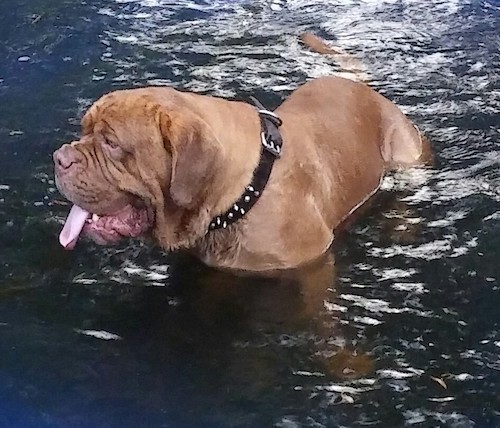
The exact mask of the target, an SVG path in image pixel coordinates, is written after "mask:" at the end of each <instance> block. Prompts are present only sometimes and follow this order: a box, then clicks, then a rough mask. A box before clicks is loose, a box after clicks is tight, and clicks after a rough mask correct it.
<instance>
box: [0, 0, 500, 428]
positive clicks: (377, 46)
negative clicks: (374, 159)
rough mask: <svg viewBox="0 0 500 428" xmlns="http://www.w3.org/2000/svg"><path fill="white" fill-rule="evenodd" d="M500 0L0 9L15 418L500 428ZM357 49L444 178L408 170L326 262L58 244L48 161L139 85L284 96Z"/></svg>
mask: <svg viewBox="0 0 500 428" xmlns="http://www.w3.org/2000/svg"><path fill="white" fill-rule="evenodd" d="M499 28H500V3H499V2H497V1H465V0H464V1H458V0H447V1H438V2H432V3H431V2H424V1H417V0H414V1H412V0H400V1H382V0H370V1H368V0H366V1H354V0H353V1H349V0H344V1H306V0H289V1H284V0H281V1H277V0H275V1H220V0H219V1H175V2H174V1H166V0H115V1H104V0H96V1H92V2H74V1H70V0H39V1H37V2H33V1H28V0H24V1H23V0H19V1H15V2H14V1H13V0H10V1H4V2H2V3H1V4H0V49H1V54H2V61H1V62H0V96H1V107H0V112H1V113H0V171H1V172H0V236H1V251H0V426H5V427H45V426H47V427H59V426H60V427H105V426H106V427H108V426H109V427H136V426H155V427H156V426H157V427H160V426H165V427H247V426H248V427H266V426H276V427H286V428H289V427H302V426H305V427H336V426H345V427H351V426H382V427H389V426H422V427H427V426H449V427H471V426H478V427H493V426H499V425H500V387H499V386H498V384H499V382H500V357H499V355H500V326H499V323H500V316H499V315H498V314H499V311H498V305H499V303H500V296H499V294H500V293H499V284H498V282H499V274H500V267H499V255H500V250H499V248H500V238H499V237H500V222H499V219H500V173H499V171H500V168H499V164H500V145H499V137H500V126H499V119H498V118H499V115H498V112H499V110H500V54H499V50H500V30H499ZM305 30H309V31H313V32H315V33H317V34H320V35H321V36H322V37H324V38H325V39H327V40H330V41H334V42H335V43H336V44H337V45H339V46H341V47H343V48H344V49H346V50H348V51H350V52H352V53H353V54H355V55H356V56H357V57H358V58H360V59H362V61H363V62H364V63H365V64H366V68H367V72H368V74H369V75H370V78H371V81H372V83H371V84H372V85H373V86H374V87H375V88H377V90H379V91H380V92H382V93H384V94H385V95H386V96H388V97H389V98H391V99H393V100H394V101H396V102H397V103H398V105H400V106H401V107H402V109H403V110H404V111H405V112H406V113H407V114H409V115H410V117H412V119H413V120H414V121H416V122H417V123H418V124H419V126H420V127H421V129H422V130H423V131H424V132H425V133H426V134H427V135H428V136H429V137H430V139H431V140H432V143H433V147H434V149H435V152H436V166H435V168H434V169H413V170H410V171H406V172H400V173H395V174H393V175H391V176H390V177H387V179H386V180H385V181H384V185H383V190H382V191H381V192H380V195H379V196H378V197H377V199H376V202H375V207H374V208H373V209H372V210H371V211H370V212H369V213H368V215H367V216H365V217H364V218H363V219H362V221H360V222H357V223H356V224H355V226H353V227H352V228H351V229H350V230H349V231H347V232H344V233H342V234H340V236H339V237H338V239H337V241H336V242H335V245H334V248H333V249H332V252H331V254H330V255H329V256H327V257H325V259H324V260H321V261H319V262H318V263H317V264H316V265H314V266H311V267H310V268H308V269H306V270H301V271H298V272H293V273H290V274H288V275H282V276H280V277H274V278H266V279H263V278H252V277H234V276H231V275H229V274H227V273H221V272H215V271H213V270H209V269H207V268H205V267H203V266H201V265H200V264H199V263H197V262H196V261H194V260H191V259H189V258H187V257H186V256H183V255H175V256H174V255H166V254H163V253H162V252H161V251H160V250H158V249H155V248H152V247H149V246H148V245H145V244H141V243H138V242H130V243H128V244H127V245H123V246H121V247H119V248H101V247H96V246H93V245H92V244H90V243H88V244H85V245H80V246H79V248H78V249H77V250H75V251H74V252H71V253H65V252H64V251H63V250H61V249H60V248H59V246H58V243H57V239H56V237H57V233H58V231H59V228H60V222H61V221H62V219H63V217H64V215H65V214H66V212H67V210H68V207H67V206H65V205H64V201H63V200H62V198H61V197H60V196H59V195H58V194H57V191H56V189H55V186H54V182H53V180H52V166H51V153H52V151H53V150H54V149H55V148H56V147H58V146H59V145H60V144H61V143H62V142H65V141H67V140H69V139H71V138H72V137H73V136H75V135H77V134H78V123H79V118H80V117H81V114H82V111H83V110H84V109H85V108H86V107H87V106H88V105H89V104H90V103H91V102H92V101H93V100H94V99H95V98H97V97H98V96H99V95H100V94H102V93H104V92H107V91H109V90H112V89H116V88H121V87H131V86H142V85H146V84H156V85H172V86H175V87H178V88H185V89H189V90H192V91H197V92H204V93H210V94H215V95H222V96H228V97H238V98H244V97H247V96H248V95H256V96H258V97H259V98H260V99H261V100H263V101H264V102H265V103H267V104H268V105H270V106H276V105H277V104H278V103H279V102H280V101H281V100H282V99H283V98H284V97H286V96H287V94H288V93H290V91H291V90H293V89H294V88H295V87H297V86H298V85H300V84H301V83H303V82H304V81H306V80H307V79H309V78H312V77H317V76H322V75H329V74H333V73H336V72H339V70H338V69H337V68H336V65H335V64H334V63H333V62H332V61H331V60H330V59H329V58H328V57H324V56H320V55H318V54H315V53H312V52H310V51H308V50H307V49H305V48H304V47H303V46H301V44H300V42H299V41H298V35H299V34H300V33H301V32H302V31H305Z"/></svg>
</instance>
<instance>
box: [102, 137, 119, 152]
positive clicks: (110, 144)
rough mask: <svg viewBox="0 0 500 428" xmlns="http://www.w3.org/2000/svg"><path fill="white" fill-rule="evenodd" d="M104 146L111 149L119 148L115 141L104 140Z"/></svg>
mask: <svg viewBox="0 0 500 428" xmlns="http://www.w3.org/2000/svg"><path fill="white" fill-rule="evenodd" d="M104 145H105V146H107V147H109V148H110V149H116V148H117V147H118V144H116V143H115V142H114V141H111V140H108V139H107V138H105V139H104Z"/></svg>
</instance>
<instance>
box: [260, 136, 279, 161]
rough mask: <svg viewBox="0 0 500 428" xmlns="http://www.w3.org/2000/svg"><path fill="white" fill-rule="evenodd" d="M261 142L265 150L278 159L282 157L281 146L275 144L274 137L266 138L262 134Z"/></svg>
mask: <svg viewBox="0 0 500 428" xmlns="http://www.w3.org/2000/svg"><path fill="white" fill-rule="evenodd" d="M260 141H261V143H262V147H264V150H266V151H268V152H269V153H271V154H272V155H273V156H275V157H277V158H279V157H281V144H277V143H276V142H274V141H273V139H272V136H270V135H268V136H266V134H265V133H264V132H261V133H260Z"/></svg>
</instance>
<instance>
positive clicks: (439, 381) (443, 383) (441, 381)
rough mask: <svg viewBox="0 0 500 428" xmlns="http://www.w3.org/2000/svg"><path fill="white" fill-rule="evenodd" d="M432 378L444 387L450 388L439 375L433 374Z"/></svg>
mask: <svg viewBox="0 0 500 428" xmlns="http://www.w3.org/2000/svg"><path fill="white" fill-rule="evenodd" d="M431 379H432V380H433V381H434V382H437V383H439V385H441V386H442V387H443V388H444V389H448V385H446V383H445V381H444V380H443V379H441V378H439V377H434V376H431Z"/></svg>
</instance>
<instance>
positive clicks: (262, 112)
mask: <svg viewBox="0 0 500 428" xmlns="http://www.w3.org/2000/svg"><path fill="white" fill-rule="evenodd" d="M258 113H259V114H262V115H264V116H271V117H273V118H275V119H276V120H278V121H279V125H278V126H281V124H282V121H281V118H280V117H279V116H278V115H277V114H276V113H273V112H272V111H269V110H258Z"/></svg>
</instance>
